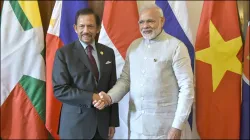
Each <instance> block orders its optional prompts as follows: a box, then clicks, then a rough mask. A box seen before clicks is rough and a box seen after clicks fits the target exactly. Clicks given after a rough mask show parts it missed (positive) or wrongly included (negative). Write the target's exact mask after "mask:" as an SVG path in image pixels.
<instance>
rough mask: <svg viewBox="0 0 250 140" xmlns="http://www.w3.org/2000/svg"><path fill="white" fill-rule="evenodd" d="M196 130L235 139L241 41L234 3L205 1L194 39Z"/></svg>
mask: <svg viewBox="0 0 250 140" xmlns="http://www.w3.org/2000/svg"><path fill="white" fill-rule="evenodd" d="M195 49H196V98H197V99H196V100H197V102H196V103H197V104H196V107H197V128H198V132H199V134H200V137H201V138H202V139H207V138H217V139H221V138H231V139H239V131H240V104H241V73H242V63H241V57H242V51H241V50H242V40H241V34H240V28H239V21H238V14H237V4H236V1H205V2H204V5H203V9H202V14H201V19H200V25H199V28H198V32H197V38H196V46H195Z"/></svg>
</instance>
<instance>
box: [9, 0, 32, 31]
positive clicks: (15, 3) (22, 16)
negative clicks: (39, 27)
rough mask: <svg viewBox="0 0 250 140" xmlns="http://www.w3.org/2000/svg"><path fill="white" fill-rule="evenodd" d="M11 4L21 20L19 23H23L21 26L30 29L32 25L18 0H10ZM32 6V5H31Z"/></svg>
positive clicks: (25, 29)
mask: <svg viewBox="0 0 250 140" xmlns="http://www.w3.org/2000/svg"><path fill="white" fill-rule="evenodd" d="M9 2H10V5H11V7H12V9H13V11H14V13H15V15H16V17H17V19H18V21H19V23H20V24H21V26H22V27H23V30H24V31H27V30H29V29H32V28H33V27H32V25H31V23H30V22H29V20H28V18H27V17H26V15H25V14H24V12H23V9H22V8H21V6H20V4H19V3H18V1H16V0H13V1H9ZM30 8H32V7H30Z"/></svg>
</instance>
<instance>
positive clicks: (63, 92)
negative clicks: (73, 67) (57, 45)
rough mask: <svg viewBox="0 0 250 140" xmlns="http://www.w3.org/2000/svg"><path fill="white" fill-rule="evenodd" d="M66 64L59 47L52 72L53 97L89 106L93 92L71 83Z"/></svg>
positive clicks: (69, 102) (77, 104) (68, 102)
mask: <svg viewBox="0 0 250 140" xmlns="http://www.w3.org/2000/svg"><path fill="white" fill-rule="evenodd" d="M67 65H68V64H67V62H66V60H65V56H64V55H63V53H62V51H61V50H60V49H59V50H57V52H56V55H55V60H54V67H53V72H52V81H53V89H54V95H55V97H56V98H57V99H58V100H60V101H61V102H62V103H67V104H70V105H75V106H80V107H81V106H84V107H87V108H90V107H91V104H92V96H93V93H92V92H89V91H84V90H82V89H79V88H76V87H73V86H72V85H71V84H72V82H73V81H72V78H71V76H70V73H69V71H68V69H67Z"/></svg>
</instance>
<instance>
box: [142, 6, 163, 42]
mask: <svg viewBox="0 0 250 140" xmlns="http://www.w3.org/2000/svg"><path fill="white" fill-rule="evenodd" d="M164 21H165V19H164V18H163V17H161V14H160V12H159V11H158V10H157V9H156V8H150V9H146V10H143V11H142V12H141V14H140V18H139V22H138V23H139V27H140V32H141V34H142V36H143V37H144V38H145V39H149V40H150V39H154V38H155V37H156V36H157V35H159V34H160V33H161V30H162V28H163V25H164Z"/></svg>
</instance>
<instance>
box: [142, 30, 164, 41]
mask: <svg viewBox="0 0 250 140" xmlns="http://www.w3.org/2000/svg"><path fill="white" fill-rule="evenodd" d="M160 33H161V29H159V28H157V29H155V30H153V31H152V33H150V34H144V33H143V32H142V31H141V34H142V36H143V38H145V39H147V40H151V39H154V38H156V37H157V36H158V35H159V34H160Z"/></svg>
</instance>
